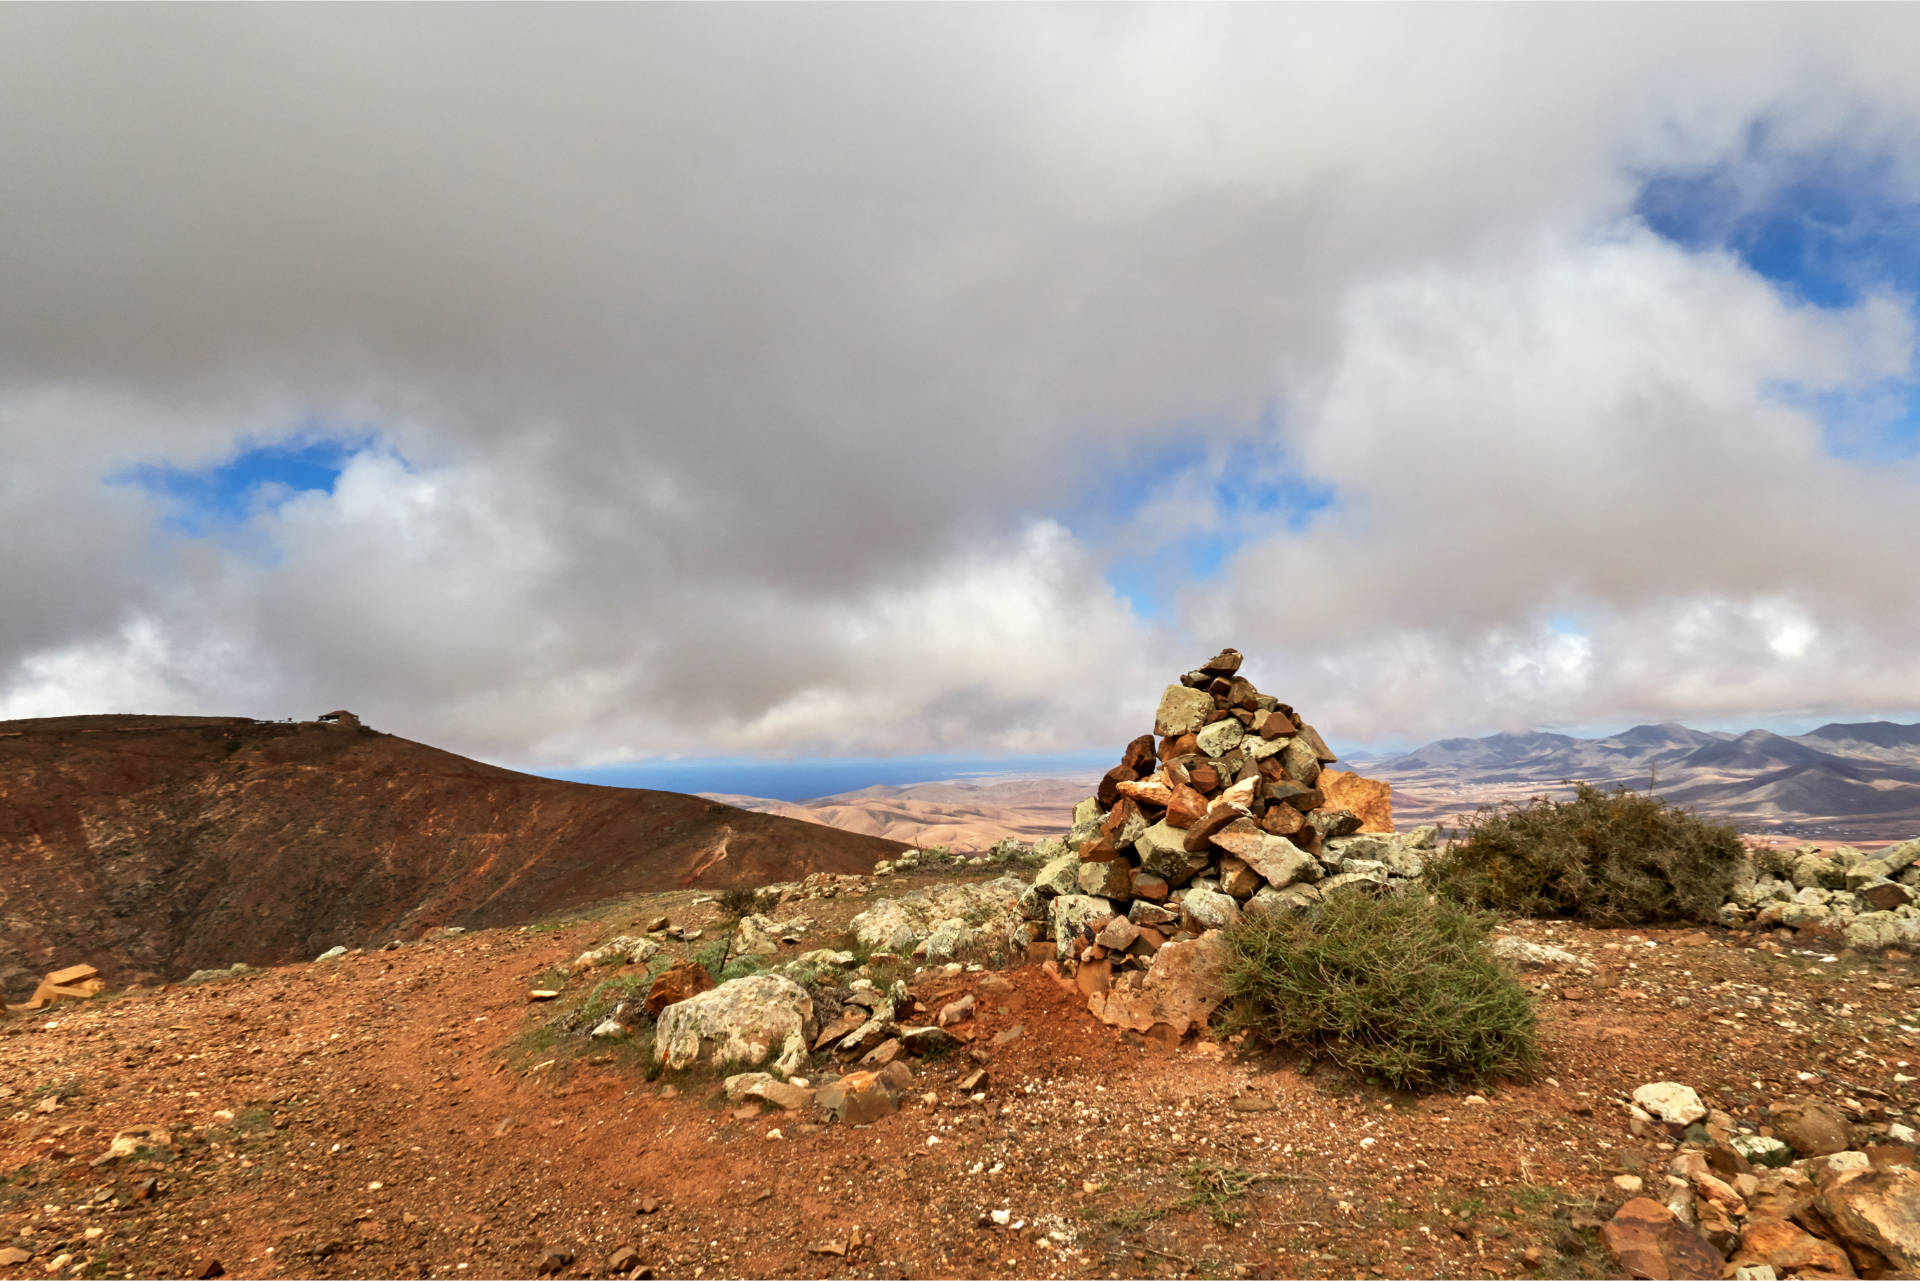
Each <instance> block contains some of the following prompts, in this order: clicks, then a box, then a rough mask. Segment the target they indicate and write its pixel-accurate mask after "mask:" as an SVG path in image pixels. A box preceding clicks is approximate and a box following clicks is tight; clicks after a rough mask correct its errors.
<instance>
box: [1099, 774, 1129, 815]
mask: <svg viewBox="0 0 1920 1281" xmlns="http://www.w3.org/2000/svg"><path fill="white" fill-rule="evenodd" d="M1134 779H1135V776H1134V772H1133V771H1132V770H1130V769H1128V768H1127V767H1126V766H1124V765H1116V766H1114V767H1113V768H1112V769H1110V770H1108V771H1107V772H1106V773H1105V774H1102V775H1101V776H1100V785H1099V786H1098V787H1096V788H1094V789H1093V798H1094V799H1095V800H1096V801H1099V802H1100V807H1101V808H1102V809H1105V808H1107V807H1108V806H1110V805H1112V804H1113V803H1114V802H1115V801H1117V800H1119V799H1120V784H1122V783H1131V782H1133V781H1134Z"/></svg>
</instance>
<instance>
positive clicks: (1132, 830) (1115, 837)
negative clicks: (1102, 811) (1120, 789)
mask: <svg viewBox="0 0 1920 1281" xmlns="http://www.w3.org/2000/svg"><path fill="white" fill-rule="evenodd" d="M1147 826H1148V822H1147V817H1146V815H1144V814H1142V813H1141V812H1140V805H1139V803H1138V802H1136V801H1135V800H1134V799H1133V798H1132V797H1131V796H1120V797H1116V798H1115V799H1114V802H1113V808H1112V809H1110V810H1108V811H1107V816H1106V817H1105V818H1103V819H1101V820H1100V835H1101V836H1103V837H1109V838H1111V839H1112V841H1113V843H1114V844H1115V845H1116V846H1118V845H1131V844H1133V843H1134V841H1135V840H1137V839H1138V838H1139V836H1140V833H1141V832H1142V831H1144V830H1145V829H1146V828H1147ZM1080 857H1081V858H1083V859H1084V858H1085V857H1086V855H1085V854H1082V855H1081V856H1080Z"/></svg>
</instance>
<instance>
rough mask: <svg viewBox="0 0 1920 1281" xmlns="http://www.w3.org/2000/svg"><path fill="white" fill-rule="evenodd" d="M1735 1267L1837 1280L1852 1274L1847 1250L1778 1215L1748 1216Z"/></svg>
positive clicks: (1780, 1274) (1779, 1274) (1825, 1280)
mask: <svg viewBox="0 0 1920 1281" xmlns="http://www.w3.org/2000/svg"><path fill="white" fill-rule="evenodd" d="M1733 1264H1734V1266H1735V1267H1741V1268H1750V1267H1770V1268H1772V1269H1773V1270H1774V1273H1775V1274H1776V1275H1778V1276H1783V1277H1784V1276H1794V1277H1803V1278H1808V1279H1809V1281H1811V1279H1812V1278H1821V1279H1822V1281H1841V1279H1843V1278H1846V1279H1850V1278H1852V1277H1853V1275H1854V1271H1853V1264H1852V1263H1850V1262H1849V1261H1848V1259H1847V1252H1846V1251H1845V1250H1842V1249H1841V1248H1840V1247H1839V1246H1837V1245H1834V1244H1833V1243H1832V1242H1830V1241H1822V1240H1821V1239H1820V1238H1819V1237H1817V1236H1814V1235H1813V1234H1812V1233H1811V1232H1806V1231H1803V1230H1802V1229H1800V1228H1798V1227H1795V1226H1794V1225H1793V1224H1791V1223H1788V1222H1786V1221H1784V1220H1781V1219H1751V1220H1749V1221H1748V1223H1747V1226H1746V1230H1745V1231H1744V1232H1742V1233H1741V1235H1740V1249H1739V1251H1738V1252H1737V1253H1736V1254H1735V1255H1734V1256H1733Z"/></svg>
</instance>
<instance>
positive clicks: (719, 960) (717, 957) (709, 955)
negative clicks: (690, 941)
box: [693, 939, 727, 983]
mask: <svg viewBox="0 0 1920 1281" xmlns="http://www.w3.org/2000/svg"><path fill="white" fill-rule="evenodd" d="M693 963H694V964H695V965H697V966H699V967H700V968H701V969H703V970H705V971H706V972H707V973H708V974H710V975H711V976H712V977H713V981H714V982H715V983H718V982H720V972H721V971H722V970H724V969H726V967H727V940H725V939H715V940H714V941H713V942H711V943H709V944H707V945H706V946H705V947H703V948H701V949H700V950H699V951H698V952H696V953H694V956H693Z"/></svg>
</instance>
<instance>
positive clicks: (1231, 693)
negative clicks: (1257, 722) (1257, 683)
mask: <svg viewBox="0 0 1920 1281" xmlns="http://www.w3.org/2000/svg"><path fill="white" fill-rule="evenodd" d="M1259 697H1260V691H1259V690H1257V689H1255V688H1254V687H1253V682H1252V681H1250V680H1248V679H1247V678H1246V677H1244V676H1236V677H1234V678H1233V679H1232V680H1230V681H1228V682H1227V705H1228V706H1230V707H1239V708H1244V709H1245V710H1246V711H1247V712H1248V713H1249V716H1248V718H1247V719H1248V720H1249V721H1251V720H1252V719H1253V718H1252V716H1251V713H1252V712H1254V711H1256V710H1258V708H1259V706H1260V705H1259V702H1258V701H1257V700H1258V699H1259Z"/></svg>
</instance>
